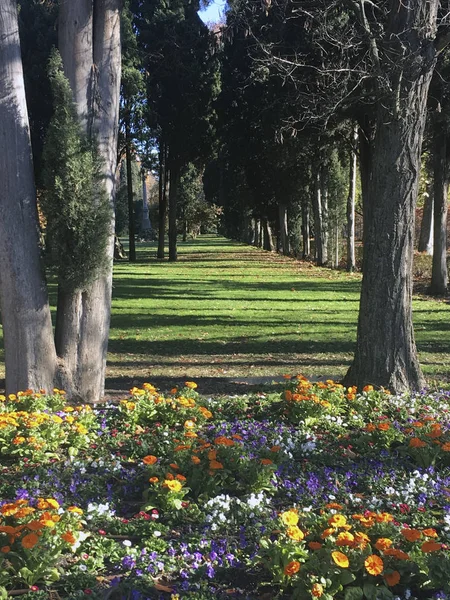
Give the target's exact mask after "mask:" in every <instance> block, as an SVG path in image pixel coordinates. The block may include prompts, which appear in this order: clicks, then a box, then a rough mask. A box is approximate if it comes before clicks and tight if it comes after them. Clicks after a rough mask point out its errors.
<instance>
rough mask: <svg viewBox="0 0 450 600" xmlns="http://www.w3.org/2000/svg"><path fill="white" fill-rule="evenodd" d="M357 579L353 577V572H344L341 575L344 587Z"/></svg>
mask: <svg viewBox="0 0 450 600" xmlns="http://www.w3.org/2000/svg"><path fill="white" fill-rule="evenodd" d="M355 579H356V577H355V576H354V575H353V573H352V572H351V571H342V574H341V583H342V585H348V584H349V583H352V582H353V581H355Z"/></svg>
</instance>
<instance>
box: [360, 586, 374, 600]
mask: <svg viewBox="0 0 450 600" xmlns="http://www.w3.org/2000/svg"><path fill="white" fill-rule="evenodd" d="M363 590H364V597H365V598H367V600H377V593H378V591H377V588H376V587H375V586H374V585H373V583H365V584H364V587H363Z"/></svg>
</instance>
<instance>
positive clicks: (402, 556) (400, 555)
mask: <svg viewBox="0 0 450 600" xmlns="http://www.w3.org/2000/svg"><path fill="white" fill-rule="evenodd" d="M384 553H385V554H386V556H393V557H394V558H396V559H397V560H409V554H407V553H406V552H403V550H398V549H397V548H386V550H385V551H384Z"/></svg>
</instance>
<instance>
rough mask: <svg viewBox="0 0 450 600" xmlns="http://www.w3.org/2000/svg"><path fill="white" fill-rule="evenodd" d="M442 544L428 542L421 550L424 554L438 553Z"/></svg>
mask: <svg viewBox="0 0 450 600" xmlns="http://www.w3.org/2000/svg"><path fill="white" fill-rule="evenodd" d="M441 547H442V546H441V544H439V543H438V542H433V540H428V541H427V542H424V543H423V544H422V545H421V546H420V549H421V550H422V552H437V551H438V550H440V549H441Z"/></svg>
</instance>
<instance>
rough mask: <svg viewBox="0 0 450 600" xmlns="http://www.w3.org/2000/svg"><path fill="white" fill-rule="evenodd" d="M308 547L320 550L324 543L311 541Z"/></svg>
mask: <svg viewBox="0 0 450 600" xmlns="http://www.w3.org/2000/svg"><path fill="white" fill-rule="evenodd" d="M308 547H309V548H311V550H320V548H322V544H321V543H320V542H309V543H308Z"/></svg>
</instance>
